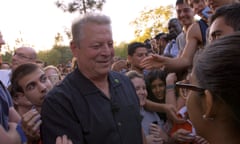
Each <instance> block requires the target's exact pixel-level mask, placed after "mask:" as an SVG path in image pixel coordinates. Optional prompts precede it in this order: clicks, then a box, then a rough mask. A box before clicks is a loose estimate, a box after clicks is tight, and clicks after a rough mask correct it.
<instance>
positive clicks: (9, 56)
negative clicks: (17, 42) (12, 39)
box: [2, 51, 13, 63]
mask: <svg viewBox="0 0 240 144" xmlns="http://www.w3.org/2000/svg"><path fill="white" fill-rule="evenodd" d="M12 55H13V52H12V51H7V52H6V53H5V54H4V55H2V60H3V61H4V62H9V63H11V60H12Z"/></svg>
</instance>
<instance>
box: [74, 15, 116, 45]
mask: <svg viewBox="0 0 240 144" xmlns="http://www.w3.org/2000/svg"><path fill="white" fill-rule="evenodd" d="M89 23H93V24H98V25H110V24H111V20H110V18H109V17H108V16H106V15H103V14H99V13H88V14H85V15H84V16H83V17H78V18H76V19H75V20H74V21H73V23H72V38H73V39H72V41H73V42H74V43H75V44H79V41H80V40H81V38H82V37H83V36H84V33H83V27H84V26H85V25H86V24H89Z"/></svg>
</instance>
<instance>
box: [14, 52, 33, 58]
mask: <svg viewBox="0 0 240 144" xmlns="http://www.w3.org/2000/svg"><path fill="white" fill-rule="evenodd" d="M13 56H17V57H18V58H21V59H28V60H31V59H33V58H32V57H28V56H25V55H24V54H21V53H17V52H14V53H13Z"/></svg>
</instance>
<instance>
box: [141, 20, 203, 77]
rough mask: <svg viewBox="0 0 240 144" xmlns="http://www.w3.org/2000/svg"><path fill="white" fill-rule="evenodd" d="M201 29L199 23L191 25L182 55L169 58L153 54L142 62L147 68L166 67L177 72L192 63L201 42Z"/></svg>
mask: <svg viewBox="0 0 240 144" xmlns="http://www.w3.org/2000/svg"><path fill="white" fill-rule="evenodd" d="M201 41H202V40H201V31H200V27H199V25H198V23H194V24H193V25H192V26H191V27H189V29H188V31H187V35H186V45H185V48H184V50H183V52H182V55H181V56H179V57H177V58H168V57H164V56H159V55H156V54H154V55H151V56H149V57H146V58H145V59H143V61H142V62H141V65H142V66H143V67H145V68H146V69H154V68H161V67H165V68H166V69H167V70H168V71H172V72H176V71H179V70H182V69H185V68H187V67H189V66H191V65H192V62H193V57H194V54H195V52H196V51H197V48H198V43H199V42H201Z"/></svg>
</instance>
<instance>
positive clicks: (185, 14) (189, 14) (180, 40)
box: [176, 0, 194, 55]
mask: <svg viewBox="0 0 240 144" xmlns="http://www.w3.org/2000/svg"><path fill="white" fill-rule="evenodd" d="M176 13H177V18H178V20H179V22H180V23H181V25H182V27H183V31H182V33H181V34H179V35H178V37H177V38H176V43H177V45H178V48H179V54H178V55H181V53H182V51H183V49H184V47H185V45H186V33H187V30H188V28H189V27H190V26H191V25H192V24H193V22H194V12H193V9H192V8H191V7H190V6H189V5H188V4H187V3H185V2H184V0H177V1H176Z"/></svg>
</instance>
